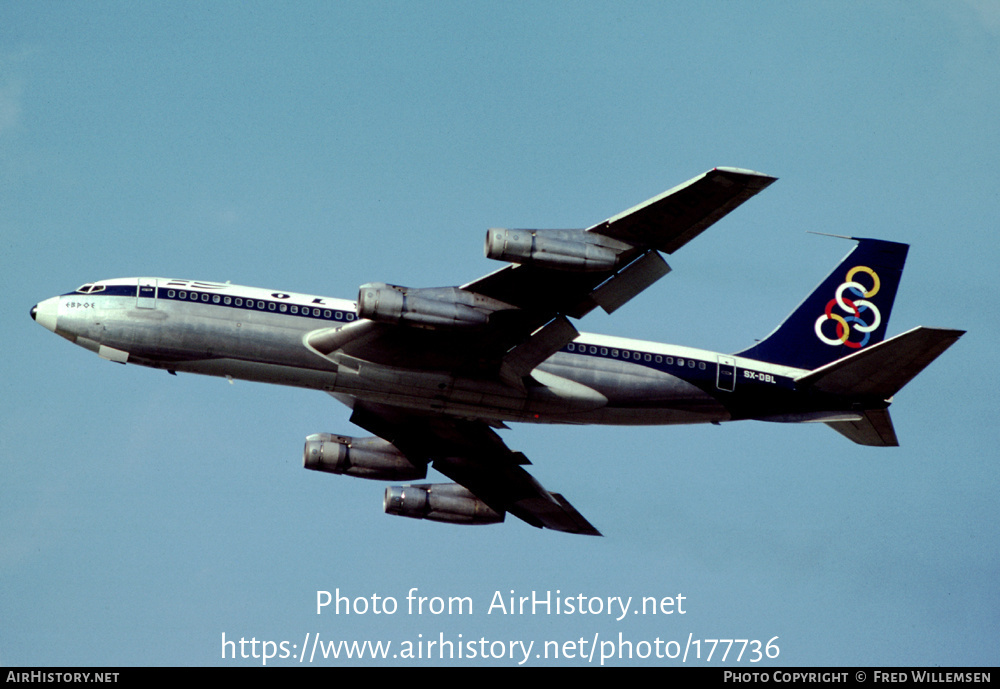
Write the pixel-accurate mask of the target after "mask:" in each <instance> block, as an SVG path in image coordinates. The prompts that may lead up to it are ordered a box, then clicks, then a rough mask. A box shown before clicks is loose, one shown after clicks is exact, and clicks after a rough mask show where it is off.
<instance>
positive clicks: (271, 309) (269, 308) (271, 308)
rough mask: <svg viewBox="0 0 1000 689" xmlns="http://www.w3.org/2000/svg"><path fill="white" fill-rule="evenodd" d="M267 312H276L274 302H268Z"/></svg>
mask: <svg viewBox="0 0 1000 689" xmlns="http://www.w3.org/2000/svg"><path fill="white" fill-rule="evenodd" d="M267 310H268V311H274V302H273V301H269V302H267Z"/></svg>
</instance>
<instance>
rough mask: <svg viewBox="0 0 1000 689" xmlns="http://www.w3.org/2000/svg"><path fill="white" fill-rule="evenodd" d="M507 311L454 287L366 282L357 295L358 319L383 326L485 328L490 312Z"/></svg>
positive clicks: (496, 302) (501, 304)
mask: <svg viewBox="0 0 1000 689" xmlns="http://www.w3.org/2000/svg"><path fill="white" fill-rule="evenodd" d="M510 308H513V307H512V306H511V305H510V304H505V303H504V302H502V301H499V300H497V299H491V298H489V297H485V296H483V295H481V294H475V293H473V292H466V291H465V290H461V289H459V288H457V287H431V288H412V287H400V286H398V285H387V284H385V283H384V282H369V283H368V284H365V285H361V288H360V290H359V291H358V316H359V317H361V318H367V319H369V320H373V321H381V322H383V323H405V324H409V325H417V326H423V327H428V328H476V327H481V326H484V325H486V324H487V323H488V322H489V318H490V314H491V313H493V312H494V311H498V310H500V309H510Z"/></svg>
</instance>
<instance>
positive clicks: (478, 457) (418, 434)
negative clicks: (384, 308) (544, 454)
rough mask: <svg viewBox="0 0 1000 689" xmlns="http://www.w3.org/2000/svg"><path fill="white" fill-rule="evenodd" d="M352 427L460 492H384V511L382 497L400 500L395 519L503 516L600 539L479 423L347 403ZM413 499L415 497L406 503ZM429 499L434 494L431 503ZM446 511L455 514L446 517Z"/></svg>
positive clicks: (438, 488)
mask: <svg viewBox="0 0 1000 689" xmlns="http://www.w3.org/2000/svg"><path fill="white" fill-rule="evenodd" d="M351 421H352V423H355V424H357V425H358V426H361V427H362V428H364V429H366V430H368V431H370V432H372V433H374V434H375V435H377V436H379V437H381V438H383V439H384V440H386V441H388V442H389V443H391V444H392V445H393V446H394V447H395V448H397V449H398V450H399V451H400V452H401V453H403V454H404V455H406V456H407V457H408V458H410V459H411V460H412V461H413V462H414V463H421V462H422V463H427V462H430V463H432V465H433V467H434V468H435V469H437V470H438V471H440V472H441V473H442V474H444V475H445V476H447V477H448V478H450V479H452V480H453V481H455V482H456V484H458V486H461V488H462V489H464V490H456V488H455V487H452V486H450V485H449V484H444V485H441V484H417V485H414V486H405V487H400V488H399V489H397V490H396V491H395V493H394V492H393V490H394V489H390V492H388V493H387V511H388V510H389V507H390V502H392V501H391V500H390V497H389V496H393V495H395V496H399V497H398V499H397V500H396V501H395V503H394V504H393V505H392V506H393V507H394V509H393V510H392V511H393V512H394V513H395V514H400V515H402V516H410V517H416V518H429V519H437V520H438V521H450V522H456V523H490V522H495V521H501V520H502V519H503V515H504V514H505V513H507V512H509V513H511V514H513V515H514V516H516V517H518V518H520V519H522V520H524V521H525V522H527V523H528V524H531V525H532V526H535V527H538V528H546V529H553V530H556V531H564V532H567V533H576V534H586V535H592V536H600V535H601V534H600V532H599V531H598V530H597V529H595V528H594V527H593V526H592V525H591V524H590V523H589V522H588V521H587V520H586V519H584V518H583V516H582V515H581V514H580V513H579V512H577V511H576V509H574V508H573V506H572V505H570V504H569V502H568V501H567V500H566V499H565V498H563V497H562V496H561V495H559V494H558V493H550V492H549V491H547V490H545V488H543V487H542V486H541V485H540V484H539V483H538V481H536V480H535V478H534V477H532V476H531V474H529V473H528V472H527V471H525V470H524V468H523V466H522V465H524V464H528V463H529V462H528V460H527V458H525V456H524V455H523V454H521V453H520V452H514V451H512V450H510V449H509V448H508V447H507V446H506V445H505V444H504V442H503V440H501V439H500V436H498V435H497V434H496V432H495V431H493V429H491V428H490V427H489V426H488V425H487V424H486V423H485V422H484V421H477V420H468V419H458V418H455V417H448V416H441V415H434V414H420V413H416V412H412V411H410V410H406V409H400V408H398V407H390V406H385V405H378V404H370V403H364V402H356V403H355V404H354V413H353V414H352V416H351ZM407 489H410V497H407V494H406V491H407ZM466 491H467V493H466ZM414 493H416V494H417V495H418V497H419V499H417V500H413V499H412V495H413V494H414ZM432 496H437V502H436V503H435V502H432ZM407 500H409V502H407ZM480 502H481V503H482V504H479V503H480ZM410 505H414V507H410ZM452 505H453V506H454V510H455V513H454V515H452V516H449V514H448V513H447V511H448V509H449V506H452ZM487 508H488V509H487ZM479 515H483V516H482V518H477V517H478V516H479ZM491 515H495V518H492V519H491V518H490V517H491Z"/></svg>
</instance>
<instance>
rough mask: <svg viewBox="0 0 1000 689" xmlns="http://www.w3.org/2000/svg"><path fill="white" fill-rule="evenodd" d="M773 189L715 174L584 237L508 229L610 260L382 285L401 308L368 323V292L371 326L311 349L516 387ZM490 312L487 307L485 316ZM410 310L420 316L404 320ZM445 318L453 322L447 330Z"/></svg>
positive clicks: (331, 335) (756, 177)
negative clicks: (428, 285)
mask: <svg viewBox="0 0 1000 689" xmlns="http://www.w3.org/2000/svg"><path fill="white" fill-rule="evenodd" d="M774 181H775V178H774V177H770V176H768V175H763V174H761V173H758V172H751V171H749V170H740V169H736V168H715V169H713V170H709V171H708V172H706V173H704V174H702V175H699V176H698V177H695V178H694V179H691V180H689V181H687V182H685V183H684V184H681V185H679V186H677V187H674V188H673V189H670V190H669V191H666V192H664V193H662V194H660V195H659V196H656V197H654V198H652V199H649V200H648V201H645V202H643V203H641V204H639V205H637V206H634V207H632V208H630V209H628V210H626V211H624V212H623V213H619V214H618V215H615V216H612V217H610V218H608V219H607V220H604V221H603V222H600V223H598V224H596V225H594V226H592V227H590V228H588V229H586V230H524V231H516V230H514V231H505V232H511V233H519V232H523V233H535V234H541V233H545V232H549V233H557V235H556V236H555V237H554V243H555V244H560V243H561V245H562V246H563V247H565V246H566V244H567V243H569V244H571V245H572V246H571V247H570V252H571V253H572V252H573V251H582V250H587V251H589V250H590V249H591V248H592V247H594V246H596V247H597V249H596V250H597V251H599V252H604V253H607V252H611V255H612V259H613V260H612V261H609V262H608V263H607V264H597V267H596V268H594V267H593V266H587V267H586V268H585V269H574V268H569V269H567V268H566V267H565V266H563V267H562V268H560V267H553V266H552V265H549V264H545V263H541V262H530V261H529V262H521V263H516V264H512V265H508V266H506V267H504V268H501V269H499V270H497V271H495V272H493V273H490V274H489V275H486V276H484V277H482V278H480V279H478V280H474V281H473V282H470V283H468V284H466V285H463V286H462V287H460V288H432V289H424V290H408V289H407V288H399V287H393V286H389V285H382V286H380V287H381V288H383V289H381V290H374V291H371V290H370V291H369V294H382V295H383V296H387V297H388V296H391V297H393V298H394V299H395V300H397V301H398V303H397V304H396V305H395V306H392V305H389V306H386V305H385V304H382V305H381V308H383V311H382V312H381V313H380V315H379V316H378V317H376V316H372V317H370V318H369V317H366V316H364V315H363V314H362V311H363V309H362V302H363V301H364V300H363V298H362V297H363V296H364V294H365V291H366V290H365V289H362V295H361V296H359V315H362V316H363V319H364V320H362V321H358V322H356V323H352V324H351V325H349V326H347V327H345V328H342V329H340V330H337V331H333V330H331V331H329V332H326V333H317V334H316V335H315V336H314V337H311V338H310V341H309V344H310V345H311V346H312V347H313V348H314V349H316V350H317V351H318V352H320V353H321V354H323V355H324V356H330V357H331V358H333V356H332V355H334V353H335V352H336V353H339V354H342V355H346V356H348V357H352V358H355V359H360V360H366V361H370V362H373V363H377V364H384V365H392V366H399V367H403V368H408V369H420V370H449V371H452V372H455V373H461V374H464V375H471V376H480V377H489V378H492V379H494V380H495V379H497V378H498V377H499V378H500V379H501V380H502V381H503V382H505V383H507V384H509V385H514V386H518V385H519V384H520V383H519V381H520V380H522V379H523V377H524V376H525V375H527V373H528V372H530V371H531V369H533V368H534V367H535V366H537V365H538V364H539V363H541V362H542V361H544V360H545V359H546V358H548V357H549V356H551V354H552V353H554V352H556V351H558V350H559V349H560V348H562V347H563V346H564V345H565V344H567V343H568V342H571V341H572V340H573V339H574V338H575V337H576V336H577V334H578V333H577V331H576V329H575V328H574V327H573V326H572V325H571V324H570V322H569V321H568V319H567V317H571V318H581V317H582V316H584V315H585V314H587V313H589V312H590V311H592V310H593V309H594V308H596V307H598V306H600V307H602V308H603V309H604V310H605V311H607V312H608V313H611V312H613V311H614V310H615V309H617V308H619V307H620V306H621V305H622V304H624V303H626V302H627V301H628V300H630V299H631V298H632V297H634V296H635V295H637V294H639V293H640V292H641V291H642V290H644V289H645V288H646V287H648V286H649V285H651V284H652V283H653V282H655V281H656V280H658V279H659V278H660V277H662V276H663V275H665V274H666V273H667V272H669V270H670V268H669V266H668V265H667V264H666V262H665V261H664V260H663V258H662V257H661V256H660V254H659V252H660V251H664V252H666V253H671V252H673V251H676V250H677V249H679V248H680V247H682V246H683V245H684V244H686V243H687V242H689V241H690V240H691V239H693V238H694V237H696V236H697V235H698V234H700V233H701V232H702V231H704V230H705V229H706V228H708V227H709V226H711V225H712V224H713V223H715V222H716V221H718V220H719V219H721V218H722V217H724V216H725V215H726V214H728V213H729V212H730V211H732V210H733V209H734V208H736V207H737V206H739V205H740V204H742V203H743V202H744V201H746V200H747V199H749V198H750V197H752V196H754V195H755V194H757V193H758V192H760V191H761V190H763V189H765V188H766V187H767V186H769V185H770V184H771V183H773V182H774ZM567 238H568V239H569V240H570V241H569V242H567V241H565V240H566V239H567ZM576 267H577V268H578V267H579V266H576ZM365 287H368V286H365ZM420 300H423V303H424V304H425V305H426V308H425V316H424V317H425V318H427V319H430V320H426V321H424V322H420V321H415V322H414V323H413V324H414V325H417V326H420V327H407V322H406V318H407V317H415V316H414V314H416V313H417V311H418V309H420V308H424V307H420V306H417V304H418V302H419V301H420ZM370 301H371V303H373V304H375V303H376V302H378V300H377V299H374V300H370ZM389 301H392V300H387V301H386V303H388V302H389ZM408 304H409V305H412V307H411V306H408ZM484 304H489V305H490V306H489V308H488V309H485V310H484V308H485V307H483V305H484ZM376 308H378V307H376ZM407 308H412V311H413V312H412V313H409V314H408V313H405V312H404V311H405V309H407ZM477 308H478V309H480V311H477ZM478 313H483V314H485V315H484V316H483V317H482V319H481V321H470V323H473V324H474V327H454V325H453V324H454V323H456V322H458V320H459V319H460V318H462V317H463V316H462V314H473V315H476V314H478ZM442 318H450V319H451V321H449V322H448V323H445V325H443V326H442V325H441V322H442ZM373 320H374V321H378V322H372V321H373Z"/></svg>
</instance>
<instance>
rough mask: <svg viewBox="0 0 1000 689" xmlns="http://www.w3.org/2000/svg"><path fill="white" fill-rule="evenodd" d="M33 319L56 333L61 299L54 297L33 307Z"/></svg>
mask: <svg viewBox="0 0 1000 689" xmlns="http://www.w3.org/2000/svg"><path fill="white" fill-rule="evenodd" d="M31 317H32V318H33V319H34V320H35V322H36V323H38V324H39V325H41V326H42V327H44V328H47V329H49V330H51V331H52V332H55V331H56V320H58V318H59V297H52V298H51V299H46V300H45V301H40V302H38V303H37V304H35V305H34V306H32V307H31Z"/></svg>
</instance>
